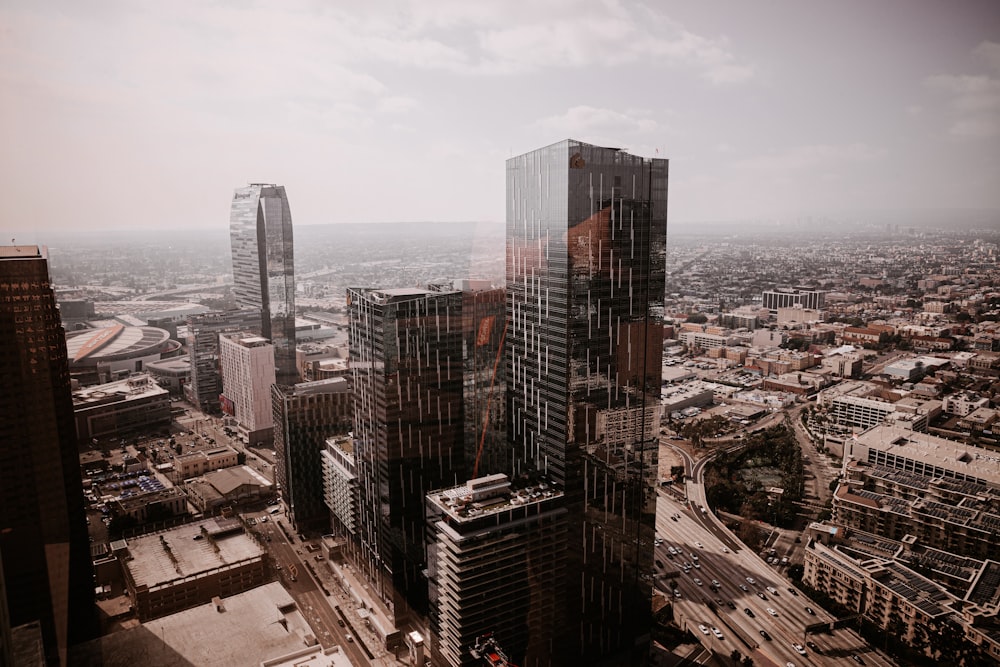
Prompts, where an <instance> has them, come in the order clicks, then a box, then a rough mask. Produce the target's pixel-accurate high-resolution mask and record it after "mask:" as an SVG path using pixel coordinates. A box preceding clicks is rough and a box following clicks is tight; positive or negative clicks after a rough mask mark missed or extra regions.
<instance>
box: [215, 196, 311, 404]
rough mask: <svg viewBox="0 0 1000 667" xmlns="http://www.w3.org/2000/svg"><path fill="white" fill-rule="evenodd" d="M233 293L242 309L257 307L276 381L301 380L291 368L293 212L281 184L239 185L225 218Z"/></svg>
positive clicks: (293, 323) (293, 368)
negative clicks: (268, 341) (272, 350)
mask: <svg viewBox="0 0 1000 667" xmlns="http://www.w3.org/2000/svg"><path fill="white" fill-rule="evenodd" d="M229 236H230V242H231V245H232V253H233V291H234V293H235V295H236V300H237V302H238V303H239V305H240V307H241V308H256V309H258V310H260V311H261V331H260V334H261V335H262V336H263V337H265V338H267V339H269V340H270V341H271V344H272V345H274V366H275V373H276V376H277V384H280V385H293V384H295V383H296V382H298V380H299V375H298V371H297V369H296V367H295V261H294V260H295V258H294V254H293V248H292V213H291V211H290V210H289V208H288V197H287V196H285V188H284V186H281V185H270V184H266V183H252V184H250V185H248V186H247V187H245V188H237V189H236V191H235V192H234V193H233V204H232V209H231V210H230V216H229Z"/></svg>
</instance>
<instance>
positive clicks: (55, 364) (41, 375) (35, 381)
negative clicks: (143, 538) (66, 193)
mask: <svg viewBox="0 0 1000 667" xmlns="http://www.w3.org/2000/svg"><path fill="white" fill-rule="evenodd" d="M0 340H2V341H3V345H0V368H2V369H3V382H2V383H0V507H3V524H2V530H0V559H2V560H3V576H4V585H3V587H2V588H5V589H6V593H7V605H8V611H9V620H10V625H11V626H12V627H17V626H19V625H23V624H25V623H30V622H33V621H39V622H40V625H41V630H42V641H43V644H44V650H45V656H46V660H47V662H48V663H49V664H63V665H65V664H67V661H66V650H67V647H68V646H69V645H72V644H74V643H77V642H79V641H82V640H84V639H89V638H90V636H92V634H93V633H94V631H96V623H97V621H96V614H95V607H94V588H93V574H92V571H91V558H90V542H89V540H88V538H87V525H86V522H85V516H84V508H83V486H82V482H81V478H80V460H79V453H78V451H77V446H76V428H75V423H74V420H73V398H72V395H71V392H70V375H69V362H68V359H67V351H66V336H65V332H64V331H63V328H62V323H61V322H60V319H59V310H58V309H57V308H56V301H55V296H54V295H53V292H52V287H51V285H50V284H49V270H48V261H47V257H46V255H45V254H44V253H43V252H42V251H40V250H39V248H38V247H36V246H0Z"/></svg>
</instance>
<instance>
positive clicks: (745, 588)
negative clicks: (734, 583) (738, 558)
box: [740, 584, 750, 593]
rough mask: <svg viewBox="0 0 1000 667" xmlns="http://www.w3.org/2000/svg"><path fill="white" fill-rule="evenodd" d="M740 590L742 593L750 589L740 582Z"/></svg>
mask: <svg viewBox="0 0 1000 667" xmlns="http://www.w3.org/2000/svg"><path fill="white" fill-rule="evenodd" d="M740 590H741V591H743V592H744V593H749V592H750V589H749V588H747V587H746V586H744V585H743V584H740Z"/></svg>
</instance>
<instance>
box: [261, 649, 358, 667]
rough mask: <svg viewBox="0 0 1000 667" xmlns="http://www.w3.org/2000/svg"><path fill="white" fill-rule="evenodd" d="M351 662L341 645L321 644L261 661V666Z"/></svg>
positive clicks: (343, 665)
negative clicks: (325, 645)
mask: <svg viewBox="0 0 1000 667" xmlns="http://www.w3.org/2000/svg"><path fill="white" fill-rule="evenodd" d="M351 664H352V663H351V661H350V659H349V658H348V657H347V655H346V654H345V653H344V652H343V651H341V650H340V647H339V646H331V647H330V648H323V647H322V646H320V645H319V644H317V645H316V646H310V647H307V648H303V649H299V650H297V651H292V652H291V653H288V654H286V655H282V656H279V657H277V658H273V659H271V660H264V661H263V662H261V663H260V665H261V667H351Z"/></svg>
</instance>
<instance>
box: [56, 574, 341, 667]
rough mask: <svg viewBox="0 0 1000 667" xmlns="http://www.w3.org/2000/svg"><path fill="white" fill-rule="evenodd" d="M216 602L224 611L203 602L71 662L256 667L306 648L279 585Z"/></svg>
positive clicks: (90, 647) (302, 628) (77, 652)
mask: <svg viewBox="0 0 1000 667" xmlns="http://www.w3.org/2000/svg"><path fill="white" fill-rule="evenodd" d="M221 602H222V605H223V609H224V611H219V610H217V608H216V605H215V604H214V603H207V604H203V605H199V606H197V607H193V608H191V609H187V610H185V611H181V612H178V613H176V614H171V615H170V616H164V617H163V618H158V619H156V620H153V621H147V622H146V623H143V624H142V625H139V626H137V627H134V628H130V629H128V630H123V631H121V632H114V633H112V634H109V635H105V636H104V637H101V638H100V639H96V640H94V641H92V642H88V643H86V644H84V645H82V646H78V647H74V649H73V652H72V654H71V658H72V659H71V660H70V663H71V664H78V665H101V664H105V665H107V664H111V662H106V661H102V660H107V659H109V658H114V660H115V664H119V663H121V664H137V665H141V664H146V665H156V666H157V667H191V666H192V665H198V666H199V667H230V666H231V665H260V664H261V662H262V661H269V660H273V659H276V658H281V657H282V656H288V655H289V654H292V653H295V652H298V651H299V650H300V649H304V648H306V646H305V642H304V641H303V636H304V635H305V634H308V633H309V632H311V631H310V630H309V628H308V625H307V624H306V621H305V619H304V618H303V616H302V614H301V612H300V611H299V610H298V609H297V608H296V606H295V601H294V600H293V599H292V597H291V596H290V595H289V594H288V592H287V591H285V589H284V588H283V587H282V586H281V584H279V583H276V582H274V583H270V584H265V585H263V586H258V587H257V588H254V589H251V590H249V591H246V592H244V593H240V594H238V595H233V596H231V597H228V598H224V599H223V600H222V601H221ZM273 664H276V665H284V664H287V663H282V662H278V663H273ZM292 664H297V663H292ZM304 664H306V665H309V666H310V667H313V666H314V665H315V666H316V667H318V666H319V665H320V664H322V663H310V662H306V663H304ZM335 664H337V665H338V666H340V665H347V664H349V663H346V662H338V663H335Z"/></svg>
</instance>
